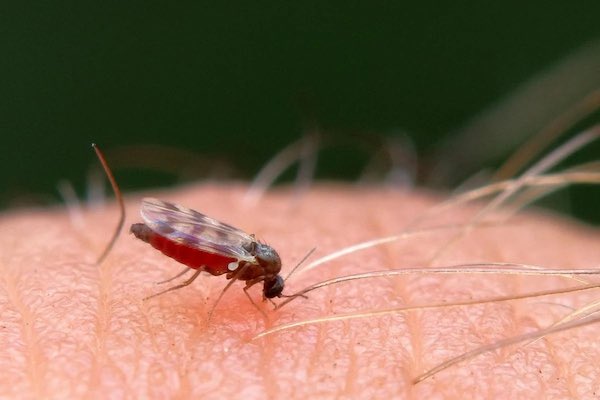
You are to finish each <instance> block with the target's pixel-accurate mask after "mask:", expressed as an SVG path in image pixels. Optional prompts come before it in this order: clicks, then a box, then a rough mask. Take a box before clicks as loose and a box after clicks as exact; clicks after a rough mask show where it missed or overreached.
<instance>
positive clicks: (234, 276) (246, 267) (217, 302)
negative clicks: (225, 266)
mask: <svg viewBox="0 0 600 400" xmlns="http://www.w3.org/2000/svg"><path fill="white" fill-rule="evenodd" d="M246 269H248V264H246V265H244V266H243V267H242V268H240V269H239V270H238V271H235V272H234V274H233V275H232V276H231V278H230V279H231V280H230V281H229V282H228V283H227V285H226V286H225V287H224V288H223V290H221V293H220V294H219V297H217V300H216V301H215V303H214V304H213V306H212V307H211V308H210V311H209V312H208V320H207V321H208V322H210V319H211V318H212V315H213V312H214V311H215V308H217V304H219V301H221V299H222V298H223V295H224V294H225V292H226V291H227V290H228V289H229V288H230V287H231V285H233V282H235V281H237V277H238V276H240V275H242V274H243V273H244V271H245V270H246Z"/></svg>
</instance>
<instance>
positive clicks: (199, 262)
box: [148, 232, 237, 275]
mask: <svg viewBox="0 0 600 400" xmlns="http://www.w3.org/2000/svg"><path fill="white" fill-rule="evenodd" d="M148 239H149V240H148V243H150V244H151V245H152V247H154V248H155V249H157V250H160V251H161V252H162V253H163V254H164V255H166V256H169V257H171V258H173V259H174V260H177V261H179V262H180V263H182V264H185V265H187V266H188V267H190V268H194V269H199V268H201V267H204V268H203V270H205V271H206V272H208V273H209V274H211V275H222V274H225V273H227V272H229V270H228V269H227V266H228V264H229V263H231V262H234V261H237V259H236V258H233V257H225V256H221V255H219V254H214V253H209V252H206V251H202V250H198V249H195V248H193V247H189V246H186V245H185V244H181V243H176V242H174V241H172V240H169V239H167V238H165V237H163V236H160V235H159V234H157V233H155V232H152V234H151V235H150V237H149V238H148Z"/></svg>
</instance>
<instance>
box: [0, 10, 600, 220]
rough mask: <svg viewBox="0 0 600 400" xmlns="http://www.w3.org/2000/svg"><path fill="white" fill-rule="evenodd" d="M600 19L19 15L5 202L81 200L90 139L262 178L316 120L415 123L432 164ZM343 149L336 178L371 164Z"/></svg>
mask: <svg viewBox="0 0 600 400" xmlns="http://www.w3.org/2000/svg"><path fill="white" fill-rule="evenodd" d="M599 16H600V2H598V1H593V2H588V3H584V2H572V1H571V2H556V1H534V2H531V1H530V2H521V1H519V2H516V1H512V2H461V1H453V2H420V3H416V2H415V3H414V4H410V3H406V2H401V1H365V2H354V1H344V2H335V3H332V2H326V1H318V2H307V1H303V2H284V1H279V2H268V3H266V2H251V1H222V2H207V1H195V2H151V1H145V2H131V1H120V2H107V1H97V2H85V1H74V2H66V1H49V2H35V3H34V2H12V4H8V3H5V4H3V7H2V11H1V14H0V31H1V36H0V43H1V44H0V49H1V61H0V80H1V81H0V82H1V85H0V87H1V91H2V94H1V95H0V129H1V137H2V141H1V144H2V159H1V167H2V168H1V169H0V179H1V186H0V187H1V189H2V200H3V203H4V204H6V203H7V202H8V201H10V200H11V199H15V198H19V199H22V198H40V195H42V197H41V198H44V197H43V195H46V194H48V195H53V196H56V189H55V188H56V184H57V182H58V181H59V179H61V178H66V179H69V180H70V181H72V182H74V183H75V184H76V187H77V188H78V189H81V187H82V184H83V182H84V180H85V174H86V170H87V168H88V167H89V165H90V163H91V162H93V158H92V153H91V150H90V148H89V144H90V143H91V142H92V141H95V142H97V143H100V144H102V145H103V147H104V148H105V149H107V150H110V149H111V148H115V147H116V146H123V145H139V144H157V145H167V146H169V147H173V148H179V149H186V150H192V151H195V152H198V153H199V154H204V155H205V157H206V158H207V159H212V158H213V157H217V158H218V157H220V158H222V159H224V160H226V161H228V162H230V163H231V164H234V165H235V166H237V167H238V169H239V170H241V171H242V175H243V174H246V176H247V177H250V176H252V174H253V173H255V172H256V171H257V169H258V168H259V167H260V166H261V165H262V163H264V162H265V161H266V160H267V159H268V158H269V157H270V156H272V155H273V154H274V153H275V152H276V151H277V150H278V149H281V148H282V147H284V146H285V145H286V144H288V143H290V142H291V141H293V140H295V139H296V138H298V137H299V135H300V134H301V133H302V132H303V130H304V129H305V128H306V126H307V124H316V125H318V126H319V127H321V128H322V129H323V130H324V131H326V132H335V133H336V134H337V135H341V136H343V135H344V134H346V133H348V134H352V133H355V132H361V133H363V134H364V133H368V132H376V133H377V134H378V135H379V134H380V133H381V134H385V133H386V132H391V131H393V130H397V129H403V130H405V131H407V132H409V133H410V135H411V136H412V139H413V140H414V142H415V144H416V146H417V149H418V151H419V152H420V153H421V154H426V153H427V152H428V151H429V150H430V149H431V148H432V146H434V145H435V143H438V142H439V140H440V138H443V137H444V136H446V135H449V134H451V133H452V131H453V130H454V129H455V128H457V127H459V126H460V125H461V124H463V123H464V122H465V121H466V120H467V119H468V118H469V117H472V116H473V115H475V114H476V113H477V112H479V111H481V110H482V109H484V108H485V107H487V106H489V105H490V104H491V103H492V102H494V101H495V100H496V99H498V98H499V97H501V96H502V95H505V94H507V93H509V92H511V91H512V90H513V89H514V88H516V87H517V86H518V85H519V84H520V83H522V82H524V81H526V80H527V79H529V78H530V77H531V76H533V75H534V74H535V73H537V72H539V71H540V70H542V69H543V68H544V67H545V66H547V65H550V64H552V63H553V62H555V61H557V60H559V59H561V58H562V57H564V56H565V55H567V54H569V53H570V52H571V51H573V50H574V49H577V48H578V47H580V46H582V45H583V44H585V43H586V42H588V41H590V40H594V39H597V38H599V37H600V23H599V22H598V17H599ZM363 136H364V135H363ZM340 154H341V155H340V157H342V156H343V157H344V158H343V159H338V160H336V162H335V163H332V162H331V159H330V160H329V162H327V160H325V161H324V163H323V164H322V165H321V169H320V174H321V176H330V177H340V176H341V175H344V173H345V175H346V178H349V179H352V178H354V177H355V176H356V173H357V172H358V171H359V170H360V166H361V165H362V162H364V160H363V159H361V157H362V156H361V155H360V152H355V151H346V152H341V153H340ZM336 165H337V167H336ZM340 165H341V166H342V167H340ZM135 175H136V174H135V173H133V172H130V173H128V174H126V173H123V175H122V176H121V177H120V181H121V182H122V183H123V185H124V186H126V187H132V185H135V183H131V181H130V180H131V179H134V178H135ZM588 193H592V194H591V195H590V194H586V195H585V196H583V197H585V198H586V199H588V200H587V206H584V207H583V208H587V211H584V213H586V212H587V213H588V215H592V214H594V209H595V206H596V205H597V203H596V204H594V203H593V202H591V200H589V199H590V198H594V196H595V199H596V200H594V201H598V191H597V190H596V191H595V192H594V191H591V192H588ZM582 204H583V203H582ZM593 218H594V217H593ZM595 218H597V214H596V217H595Z"/></svg>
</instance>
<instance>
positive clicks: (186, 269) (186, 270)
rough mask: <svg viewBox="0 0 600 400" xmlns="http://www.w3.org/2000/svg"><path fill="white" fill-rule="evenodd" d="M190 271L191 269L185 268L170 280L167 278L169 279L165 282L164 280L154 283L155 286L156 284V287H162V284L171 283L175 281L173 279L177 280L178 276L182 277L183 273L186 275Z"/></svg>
mask: <svg viewBox="0 0 600 400" xmlns="http://www.w3.org/2000/svg"><path fill="white" fill-rule="evenodd" d="M191 269H192V268H188V267H185V269H184V270H183V271H181V272H180V273H178V274H177V275H175V276H174V277H172V278H169V279H167V280H164V281H160V282H156V284H157V285H162V284H163V283H168V282H171V281H173V280H175V279H177V278H179V277H180V276H182V275H185V273H186V272H188V271H189V270H191Z"/></svg>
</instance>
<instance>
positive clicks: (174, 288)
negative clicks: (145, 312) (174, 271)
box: [144, 269, 202, 300]
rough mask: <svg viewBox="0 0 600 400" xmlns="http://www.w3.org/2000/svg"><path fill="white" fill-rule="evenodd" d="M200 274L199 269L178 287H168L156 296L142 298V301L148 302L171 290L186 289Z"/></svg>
mask: <svg viewBox="0 0 600 400" xmlns="http://www.w3.org/2000/svg"><path fill="white" fill-rule="evenodd" d="M200 272H202V270H200V269H199V270H197V271H196V272H194V275H192V276H191V277H190V278H189V279H188V280H187V281H184V282H183V283H181V284H179V285H175V286H172V287H170V288H168V289H166V290H163V291H162V292H158V293H156V294H153V295H152V296H148V297H146V298H144V300H148V299H151V298H153V297H156V296H160V295H161V294H165V293H167V292H171V291H173V290H177V289H181V288H182V287H186V286H187V285H189V284H190V283H192V282H194V279H196V278H197V277H198V275H200ZM180 275H181V274H179V275H178V276H180Z"/></svg>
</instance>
